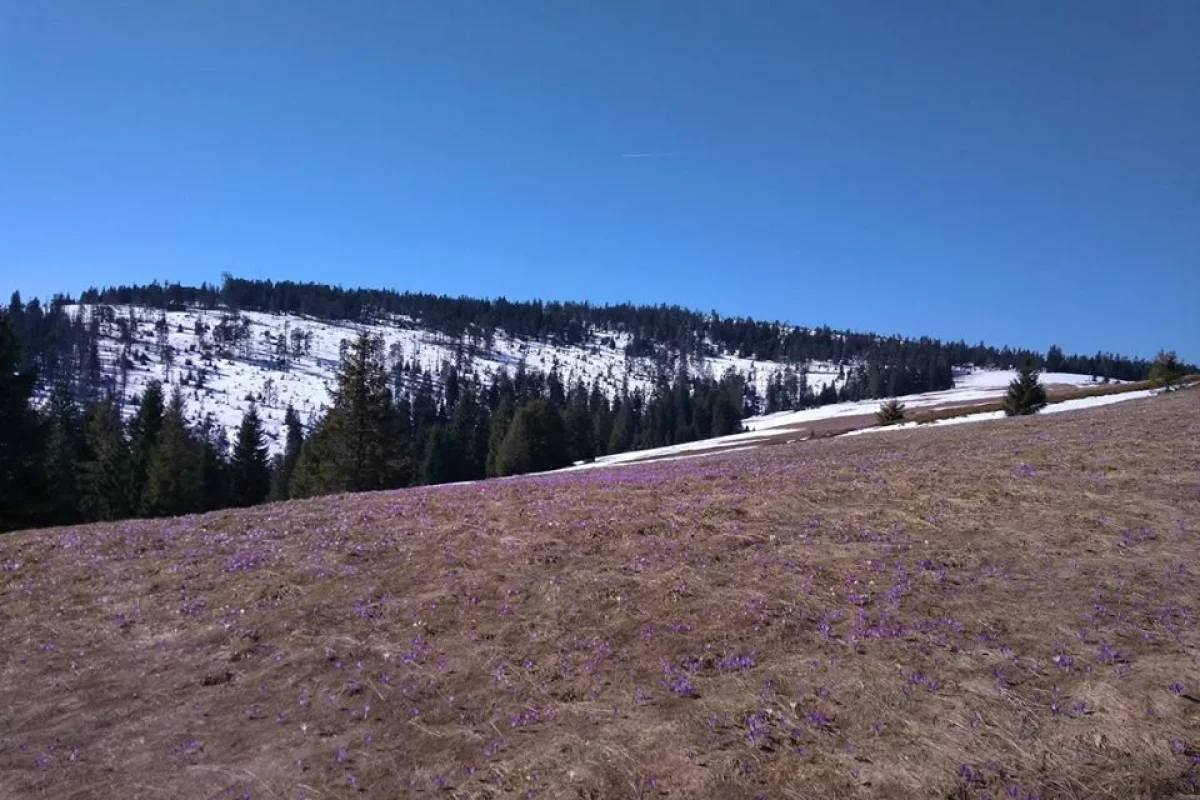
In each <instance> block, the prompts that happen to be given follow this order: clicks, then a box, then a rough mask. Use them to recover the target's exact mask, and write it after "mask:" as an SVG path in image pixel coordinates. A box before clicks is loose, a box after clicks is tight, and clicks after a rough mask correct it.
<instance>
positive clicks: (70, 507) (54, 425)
mask: <svg viewBox="0 0 1200 800" xmlns="http://www.w3.org/2000/svg"><path fill="white" fill-rule="evenodd" d="M45 416H46V422H45V429H46V449H45V454H44V460H43V463H44V469H45V476H46V490H47V493H48V496H49V497H48V499H49V503H50V506H51V508H52V511H51V515H50V516H51V519H50V521H53V522H55V523H58V524H60V525H69V524H71V523H74V522H78V521H79V520H80V519H81V518H82V512H81V508H80V494H79V470H80V466H81V465H82V463H83V462H84V460H85V450H84V438H83V421H82V419H81V415H80V412H79V407H78V406H77V405H76V404H75V399H74V398H73V397H72V396H71V389H70V386H69V385H68V384H67V382H66V381H60V382H59V383H58V385H56V386H55V387H54V391H53V392H52V393H51V394H50V402H49V404H48V405H47V407H46V412H45Z"/></svg>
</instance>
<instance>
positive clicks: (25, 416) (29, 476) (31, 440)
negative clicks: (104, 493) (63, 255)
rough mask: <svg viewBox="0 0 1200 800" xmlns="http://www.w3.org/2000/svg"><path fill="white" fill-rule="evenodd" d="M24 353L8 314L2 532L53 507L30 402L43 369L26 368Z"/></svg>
mask: <svg viewBox="0 0 1200 800" xmlns="http://www.w3.org/2000/svg"><path fill="white" fill-rule="evenodd" d="M14 298H15V299H14V302H16V303H19V302H20V299H19V297H17V296H16V295H14ZM22 355H23V353H22V348H21V343H20V341H19V340H18V339H17V336H16V333H15V332H14V331H13V329H12V326H11V324H10V322H9V319H8V313H7V312H5V313H0V531H5V530H12V529H14V528H20V527H25V526H26V525H31V524H35V523H37V522H39V521H41V519H43V518H44V515H45V513H46V511H47V508H46V506H45V496H44V493H43V491H42V489H43V485H42V481H41V466H42V465H41V463H40V460H41V444H42V431H41V426H40V424H39V421H38V419H37V415H36V414H34V412H33V409H32V408H31V406H30V398H31V397H32V396H33V387H34V384H35V383H36V381H37V373H36V371H35V370H34V369H32V368H28V369H22V368H21V363H22V360H23V359H22Z"/></svg>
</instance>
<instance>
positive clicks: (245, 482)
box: [229, 403, 271, 507]
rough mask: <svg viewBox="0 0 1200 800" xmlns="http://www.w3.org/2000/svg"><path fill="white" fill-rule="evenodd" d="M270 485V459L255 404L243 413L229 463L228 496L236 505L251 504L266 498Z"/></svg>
mask: <svg viewBox="0 0 1200 800" xmlns="http://www.w3.org/2000/svg"><path fill="white" fill-rule="evenodd" d="M270 488H271V471H270V462H269V459H268V456H267V445H266V443H265V442H264V441H263V429H262V420H260V419H259V416H258V408H257V407H256V406H255V405H254V403H251V404H250V407H249V408H247V409H246V413H245V414H243V415H242V422H241V425H239V426H238V432H237V438H236V439H235V440H234V443H233V455H232V457H231V459H230V462H229V498H230V501H231V502H232V504H233V505H235V506H240V507H244V506H253V505H257V504H259V503H261V502H263V501H264V500H266V499H267V492H268V491H270Z"/></svg>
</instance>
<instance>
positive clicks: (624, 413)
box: [606, 398, 637, 453]
mask: <svg viewBox="0 0 1200 800" xmlns="http://www.w3.org/2000/svg"><path fill="white" fill-rule="evenodd" d="M636 424H637V420H636V418H635V417H634V412H633V402H632V400H631V399H630V398H625V399H624V400H623V401H622V402H621V407H620V408H619V409H617V412H616V416H615V417H614V418H613V423H612V431H611V432H610V433H609V436H608V447H607V448H606V449H607V452H609V453H624V452H626V451H627V450H629V449H630V448H632V447H633V438H634V436H635V435H636V433H637V431H636Z"/></svg>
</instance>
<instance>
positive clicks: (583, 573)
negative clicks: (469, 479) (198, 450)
mask: <svg viewBox="0 0 1200 800" xmlns="http://www.w3.org/2000/svg"><path fill="white" fill-rule="evenodd" d="M1198 543H1200V393H1198V392H1197V391H1195V390H1188V391H1181V392H1177V393H1174V394H1172V395H1169V396H1165V397H1152V398H1147V399H1140V400H1132V401H1130V402H1126V403H1122V404H1120V405H1118V406H1111V407H1104V408H1095V409H1088V410H1084V411H1075V412H1069V413H1062V414H1055V415H1052V416H1039V417H1035V418H1020V419H1011V420H1003V421H998V422H994V423H991V424H987V425H962V426H951V427H943V428H936V429H917V430H914V431H912V432H909V433H905V434H897V435H894V436H891V435H879V436H860V437H853V438H838V439H827V440H820V441H811V442H805V443H802V444H799V443H798V444H793V445H780V446H776V447H771V448H767V449H761V450H756V451H752V452H732V453H725V454H719V455H714V456H709V457H706V458H695V459H686V460H676V461H660V462H656V463H650V464H643V465H631V466H626V467H622V468H620V469H594V470H590V471H582V472H571V473H560V474H551V475H543V476H529V477H523V478H513V479H506V480H499V481H487V482H483V483H478V484H474V485H469V486H445V487H426V488H416V489H405V490H399V491H390V492H379V493H374V494H356V495H341V496H336V497H322V498H317V499H313V500H305V501H291V502H288V503H283V504H271V505H264V506H259V507H256V508H252V509H245V510H241V511H222V512H216V513H210V514H207V515H199V516H189V517H182V518H177V519H167V520H156V521H149V520H143V521H129V522H122V523H112V524H96V525H89V526H82V527H75V528H62V529H48V530H42V531H33V532H25V533H15V534H11V535H7V536H4V537H0V648H2V649H3V652H4V653H5V654H6V658H5V659H4V660H3V661H2V662H0V708H2V709H3V710H4V718H5V724H4V725H3V726H0V796H3V797H45V798H67V797H93V796H94V797H130V798H138V797H144V798H157V797H172V798H210V797H255V798H259V797H280V798H284V797H286V798H318V797H319V798H351V797H379V798H390V797H396V796H418V797H419V796H425V797H442V796H445V797H478V798H500V797H546V798H552V797H553V798H557V797H579V798H638V797H640V798H647V797H678V798H709V797H721V798H732V799H733V800H741V799H742V798H744V799H745V800H751V798H758V797H764V798H814V799H815V798H828V797H860V798H905V797H913V798H951V797H952V798H972V799H973V800H982V798H984V797H991V798H1009V797H1016V798H1025V799H1026V800H1030V799H1031V798H1035V797H1040V798H1059V797H1062V798H1084V797H1088V798H1093V797H1094V798H1147V799H1149V798H1168V797H1174V796H1177V795H1180V796H1193V795H1195V794H1196V793H1197V792H1198V791H1200V789H1197V787H1196V783H1197V779H1198V777H1200V734H1198V733H1197V731H1200V678H1198V677H1197V676H1198V675H1200V607H1198V604H1197V598H1200V548H1198V547H1197V545H1198Z"/></svg>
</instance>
